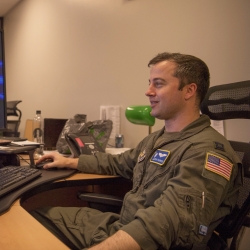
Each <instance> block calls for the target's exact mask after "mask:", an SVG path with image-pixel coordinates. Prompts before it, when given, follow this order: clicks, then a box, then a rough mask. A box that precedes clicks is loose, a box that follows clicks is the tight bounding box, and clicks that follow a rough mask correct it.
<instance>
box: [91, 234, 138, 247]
mask: <svg viewBox="0 0 250 250" xmlns="http://www.w3.org/2000/svg"><path fill="white" fill-rule="evenodd" d="M103 249H109V250H128V249H129V250H141V248H140V246H139V245H138V243H137V242H136V241H135V240H134V239H133V238H132V237H131V236H130V235H129V234H128V233H126V232H124V231H122V230H119V231H118V232H117V233H115V234H114V235H112V236H111V237H109V238H108V239H106V240H105V241H103V242H102V243H100V244H98V245H96V246H93V247H91V248H89V250H103Z"/></svg>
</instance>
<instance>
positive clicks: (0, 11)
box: [0, 0, 22, 17]
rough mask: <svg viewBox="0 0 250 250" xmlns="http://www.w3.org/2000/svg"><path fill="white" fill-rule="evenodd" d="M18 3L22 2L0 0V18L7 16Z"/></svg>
mask: <svg viewBox="0 0 250 250" xmlns="http://www.w3.org/2000/svg"><path fill="white" fill-rule="evenodd" d="M20 1H22V0H0V17H3V16H4V15H5V14H7V12H8V11H9V10H11V9H12V8H13V7H14V6H15V5H16V4H17V3H19V2H20Z"/></svg>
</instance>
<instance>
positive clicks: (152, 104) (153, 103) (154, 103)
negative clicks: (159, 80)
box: [150, 101, 158, 107]
mask: <svg viewBox="0 0 250 250" xmlns="http://www.w3.org/2000/svg"><path fill="white" fill-rule="evenodd" d="M157 103H158V102H157V101H150V104H151V107H154V106H155V105H156V104H157Z"/></svg>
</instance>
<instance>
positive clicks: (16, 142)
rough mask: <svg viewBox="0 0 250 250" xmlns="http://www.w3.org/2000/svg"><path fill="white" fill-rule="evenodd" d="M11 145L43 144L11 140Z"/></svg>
mask: <svg viewBox="0 0 250 250" xmlns="http://www.w3.org/2000/svg"><path fill="white" fill-rule="evenodd" d="M11 145H13V146H30V145H43V144H41V143H37V142H34V141H29V140H26V141H13V142H11Z"/></svg>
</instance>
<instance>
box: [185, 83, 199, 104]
mask: <svg viewBox="0 0 250 250" xmlns="http://www.w3.org/2000/svg"><path fill="white" fill-rule="evenodd" d="M185 87H186V90H185V91H186V92H185V100H189V99H190V98H192V97H196V92H197V85H196V84H195V83H189V84H187V85H186V86H185Z"/></svg>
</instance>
